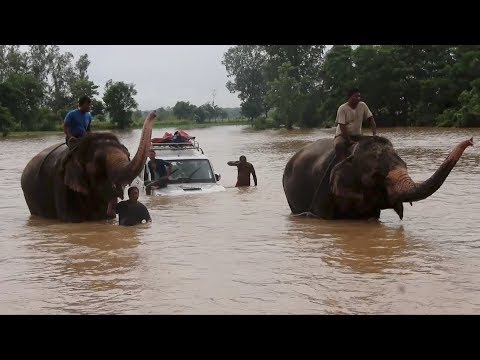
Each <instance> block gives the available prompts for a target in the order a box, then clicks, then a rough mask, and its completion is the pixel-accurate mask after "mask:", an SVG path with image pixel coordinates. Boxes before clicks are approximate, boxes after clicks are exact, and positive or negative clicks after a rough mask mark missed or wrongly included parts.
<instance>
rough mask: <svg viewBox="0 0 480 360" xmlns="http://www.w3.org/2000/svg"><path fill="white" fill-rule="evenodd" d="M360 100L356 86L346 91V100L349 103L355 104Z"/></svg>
mask: <svg viewBox="0 0 480 360" xmlns="http://www.w3.org/2000/svg"><path fill="white" fill-rule="evenodd" d="M361 100H362V97H361V96H360V90H358V89H357V88H353V89H350V90H349V91H348V93H347V101H348V103H349V104H350V105H357V104H358V103H359V102H360V101H361Z"/></svg>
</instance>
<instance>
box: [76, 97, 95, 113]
mask: <svg viewBox="0 0 480 360" xmlns="http://www.w3.org/2000/svg"><path fill="white" fill-rule="evenodd" d="M78 108H79V109H80V111H82V112H89V111H90V110H91V109H92V99H90V98H89V97H88V96H82V97H81V98H80V99H79V100H78Z"/></svg>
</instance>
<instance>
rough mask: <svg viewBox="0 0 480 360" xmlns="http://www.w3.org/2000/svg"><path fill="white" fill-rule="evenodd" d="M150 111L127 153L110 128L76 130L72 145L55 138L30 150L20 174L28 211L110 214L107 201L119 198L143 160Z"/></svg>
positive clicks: (82, 216) (64, 217)
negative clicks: (80, 133)
mask: <svg viewBox="0 0 480 360" xmlns="http://www.w3.org/2000/svg"><path fill="white" fill-rule="evenodd" d="M155 116H156V115H155V113H154V112H152V113H150V114H149V115H148V116H147V118H146V119H145V122H144V124H143V129H142V133H141V138H140V142H139V144H138V149H137V152H136V154H135V156H134V157H133V159H130V153H129V152H128V150H127V148H126V147H125V146H124V145H123V144H121V143H120V141H119V140H118V138H117V137H116V136H115V135H114V134H111V133H91V134H88V135H86V136H82V137H80V139H79V140H78V143H77V145H76V149H75V151H70V150H69V148H68V147H67V146H66V144H65V143H61V144H55V145H52V146H50V147H48V148H47V149H44V150H43V151H41V152H40V153H39V154H37V155H36V156H34V157H33V158H32V159H31V160H30V161H29V162H28V164H27V166H26V167H25V169H24V170H23V173H22V177H21V185H22V190H23V193H24V196H25V201H26V202H27V205H28V208H29V210H30V213H31V214H32V215H37V216H41V217H46V218H51V219H59V220H61V221H64V222H82V221H92V220H102V219H107V218H109V217H111V216H109V215H108V214H107V207H108V205H109V203H110V202H111V203H112V204H111V205H114V204H116V203H117V198H121V199H123V195H124V188H125V186H126V185H129V184H131V182H132V181H133V180H134V179H135V178H136V177H137V176H138V175H139V174H140V173H141V171H142V169H143V167H144V165H145V161H146V160H147V156H148V152H149V150H150V140H151V137H152V127H153V122H154V119H155ZM67 156H68V160H67V161H64V159H65V158H66V157H67Z"/></svg>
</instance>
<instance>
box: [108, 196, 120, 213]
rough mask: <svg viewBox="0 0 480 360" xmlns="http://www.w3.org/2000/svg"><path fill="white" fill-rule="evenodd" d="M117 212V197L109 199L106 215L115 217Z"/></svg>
mask: <svg viewBox="0 0 480 360" xmlns="http://www.w3.org/2000/svg"><path fill="white" fill-rule="evenodd" d="M117 213H118V210H117V198H115V199H113V200H111V201H109V202H108V206H107V216H109V217H112V218H114V217H116V216H117V215H116V214H117Z"/></svg>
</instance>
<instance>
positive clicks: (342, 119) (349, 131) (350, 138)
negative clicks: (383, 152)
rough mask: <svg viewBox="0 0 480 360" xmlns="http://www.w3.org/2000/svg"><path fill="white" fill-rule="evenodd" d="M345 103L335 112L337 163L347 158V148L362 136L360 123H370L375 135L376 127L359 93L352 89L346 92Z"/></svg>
mask: <svg viewBox="0 0 480 360" xmlns="http://www.w3.org/2000/svg"><path fill="white" fill-rule="evenodd" d="M347 99H348V100H347V102H346V103H344V104H342V105H340V107H339V108H338V110H337V120H336V124H337V130H336V132H335V140H334V146H335V153H336V156H337V162H338V161H342V160H344V159H345V158H346V157H347V149H348V147H349V146H350V145H351V144H353V143H354V142H356V141H357V140H358V138H359V137H360V135H362V123H363V122H364V121H365V120H368V121H369V122H370V127H371V128H372V133H373V136H375V135H376V134H377V125H376V124H375V120H374V119H373V115H372V112H371V111H370V109H369V108H368V106H367V104H365V103H364V102H363V101H361V96H360V91H359V90H358V89H352V90H350V91H349V92H348V96H347Z"/></svg>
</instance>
